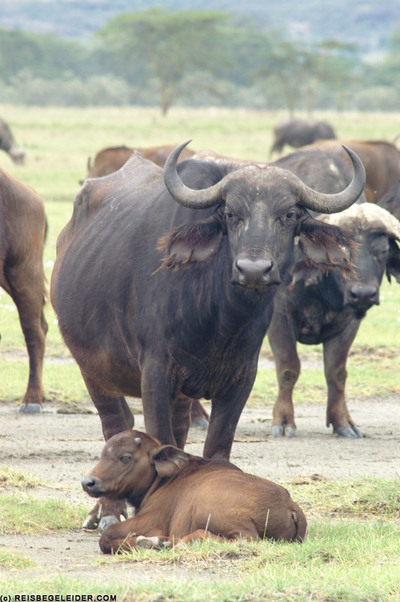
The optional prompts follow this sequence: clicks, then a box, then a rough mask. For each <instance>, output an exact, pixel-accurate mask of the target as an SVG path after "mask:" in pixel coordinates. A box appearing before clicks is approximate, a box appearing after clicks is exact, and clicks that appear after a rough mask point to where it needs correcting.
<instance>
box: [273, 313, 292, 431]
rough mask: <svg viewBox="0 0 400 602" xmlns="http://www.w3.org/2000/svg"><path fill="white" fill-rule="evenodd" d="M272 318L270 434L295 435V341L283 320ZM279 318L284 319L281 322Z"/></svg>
mask: <svg viewBox="0 0 400 602" xmlns="http://www.w3.org/2000/svg"><path fill="white" fill-rule="evenodd" d="M280 318H281V320H279V321H278V320H277V319H275V315H274V317H273V320H272V323H271V326H270V329H269V331H268V339H269V343H270V346H271V350H272V353H273V355H274V360H275V370H276V378H277V381H278V395H277V398H276V401H275V405H274V407H273V410H272V435H273V436H274V437H282V436H283V435H287V436H288V437H295V436H296V430H297V429H296V423H295V420H294V406H293V389H294V386H295V384H296V382H297V379H298V378H299V374H300V360H299V356H298V355H297V349H296V347H297V342H296V338H295V336H294V333H293V331H292V329H291V328H290V327H289V326H288V324H287V322H286V319H285V318H284V317H282V316H280ZM282 320H284V321H283V322H282Z"/></svg>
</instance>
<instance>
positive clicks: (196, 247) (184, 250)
mask: <svg viewBox="0 0 400 602" xmlns="http://www.w3.org/2000/svg"><path fill="white" fill-rule="evenodd" d="M222 237H223V232H222V227H221V223H220V221H219V220H217V219H215V217H214V216H212V217H211V218H209V219H208V220H206V221H203V222H194V223H191V224H185V225H183V226H180V227H178V228H176V229H175V230H172V232H169V233H168V234H167V235H166V236H163V237H162V238H160V240H159V243H158V250H159V251H163V252H164V259H163V262H162V264H161V266H160V267H159V268H158V270H157V272H158V271H160V270H161V269H162V268H164V267H165V268H168V269H173V270H174V269H178V268H180V267H182V266H184V265H186V264H193V263H201V262H204V261H207V260H208V259H210V258H211V257H213V256H214V255H215V253H216V252H217V251H218V249H219V247H220V245H221V241H222Z"/></svg>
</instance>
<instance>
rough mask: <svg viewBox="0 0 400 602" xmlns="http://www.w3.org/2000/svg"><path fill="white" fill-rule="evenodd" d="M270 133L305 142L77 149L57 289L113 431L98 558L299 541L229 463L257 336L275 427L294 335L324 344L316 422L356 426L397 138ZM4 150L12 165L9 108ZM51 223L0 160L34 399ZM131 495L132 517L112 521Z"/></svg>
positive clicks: (396, 255)
mask: <svg viewBox="0 0 400 602" xmlns="http://www.w3.org/2000/svg"><path fill="white" fill-rule="evenodd" d="M274 137H275V139H274V142H273V145H272V148H271V153H273V152H279V153H280V152H281V151H282V149H283V148H284V146H285V144H287V145H289V146H292V147H294V148H296V149H298V150H295V151H294V152H291V153H290V154H288V155H285V156H282V157H280V158H279V159H277V160H275V161H269V162H265V163H263V162H259V161H252V160H242V159H236V158H233V157H227V156H223V155H219V154H217V153H215V152H212V151H201V152H195V151H193V150H190V147H189V146H188V142H184V143H182V144H180V145H178V146H176V147H173V146H171V147H153V148H139V149H134V148H127V147H113V148H106V149H103V150H101V151H99V152H98V153H97V155H96V156H95V158H94V160H93V161H92V160H89V161H88V165H87V168H88V174H87V179H86V180H85V181H84V182H83V184H82V186H81V188H80V190H79V192H78V193H77V195H76V197H75V201H74V208H73V214H72V217H71V219H70V221H69V222H68V224H66V226H65V227H64V229H63V230H62V231H61V233H60V235H59V238H58V241H57V257H56V262H55V265H54V268H53V273H52V277H51V284H50V299H51V303H52V305H53V307H54V310H55V312H56V314H57V318H58V324H59V328H60V331H61V334H62V336H63V339H64V341H65V343H66V345H67V346H68V348H69V349H70V351H71V353H72V355H73V357H74V358H75V360H76V362H77V364H78V366H79V368H80V371H81V374H82V377H83V379H84V382H85V384H86V387H87V390H88V392H89V394H90V397H91V398H92V400H93V403H94V405H95V407H96V409H97V411H98V414H99V417H100V420H101V425H102V430H103V435H104V438H105V440H106V445H105V448H104V450H103V453H102V456H101V458H100V461H99V463H98V464H97V465H96V467H95V468H94V469H93V471H92V472H91V474H90V475H88V476H87V477H85V478H84V479H83V480H82V487H83V488H84V490H85V491H87V492H88V493H89V495H91V496H93V497H95V498H99V499H98V502H97V503H96V506H95V507H94V509H93V510H92V512H91V513H90V515H89V516H88V518H87V519H86V521H85V527H88V528H95V527H97V526H99V528H101V529H105V530H104V532H103V534H102V536H101V540H100V547H101V549H102V551H103V552H105V553H110V552H116V551H117V550H119V549H126V548H129V547H135V546H139V545H142V546H151V547H163V546H167V547H168V546H171V545H173V544H174V543H175V542H176V541H178V540H183V541H184V542H187V541H191V540H193V539H198V538H203V537H206V536H209V537H216V538H220V537H223V538H230V539H233V538H239V537H243V538H246V539H261V538H274V539H287V540H298V541H302V540H303V539H304V537H305V536H306V531H307V523H306V518H305V516H304V513H303V511H302V510H301V508H300V507H299V506H298V505H297V504H296V503H295V502H294V501H292V499H291V498H290V495H289V494H288V492H287V491H286V490H285V489H283V488H282V487H280V486H279V485H277V484H275V483H272V482H270V481H267V480H265V479H261V478H259V477H255V476H252V475H249V474H246V473H243V472H242V471H241V470H239V469H238V468H237V467H235V466H234V465H232V464H231V463H230V462H229V456H230V451H231V446H232V442H233V438H234V434H235V429H236V426H237V424H238V421H239V418H240V415H241V412H242V410H243V408H244V406H245V404H246V401H247V399H248V397H249V395H250V392H251V390H252V387H253V384H254V381H255V377H256V372H257V364H258V356H259V352H260V349H261V345H262V343H263V341H264V339H265V337H266V336H268V339H269V343H270V347H271V350H272V353H273V356H274V359H275V365H276V374H277V380H278V396H277V400H276V402H275V405H274V408H273V419H272V434H273V435H274V436H276V437H281V436H284V435H286V436H288V437H293V436H295V435H296V423H295V417H294V408H293V401H292V393H293V388H294V386H295V384H296V381H297V379H298V376H299V373H300V359H299V357H298V354H297V342H300V343H302V344H310V345H315V344H319V343H321V344H322V345H323V359H324V370H325V378H326V383H327V413H326V421H327V426H329V425H331V426H332V429H333V432H334V433H335V434H336V435H338V436H343V437H353V438H358V437H362V436H363V435H362V433H361V431H360V429H359V428H358V427H357V425H356V424H355V422H354V420H353V419H352V417H351V415H350V413H349V410H348V407H347V403H346V397H345V384H346V376H347V371H346V363H347V357H348V353H349V351H350V348H351V345H352V343H353V341H354V339H355V337H356V334H357V332H358V329H359V326H360V323H361V320H362V319H363V318H364V316H365V315H366V313H367V311H368V310H369V309H370V308H371V307H372V306H373V305H377V304H379V289H380V284H381V281H382V279H383V276H384V275H385V274H386V276H387V278H388V279H389V281H390V280H391V279H392V278H394V279H395V280H396V281H397V282H399V283H400V247H399V241H400V221H399V219H400V150H399V149H398V148H397V146H396V145H395V143H394V142H389V141H360V140H338V139H337V138H336V135H335V132H334V131H333V129H332V128H331V126H330V125H329V124H327V123H325V122H321V121H301V120H288V121H285V122H282V123H280V124H278V125H277V126H276V128H275V131H274ZM0 148H1V149H2V150H4V151H5V152H8V153H9V154H10V156H11V158H12V159H13V160H14V161H16V162H22V161H23V159H24V156H25V151H24V150H23V149H21V148H19V147H17V145H16V144H15V141H14V139H13V137H12V135H11V131H10V128H9V127H8V126H7V125H6V123H5V122H2V121H1V120H0ZM46 227H47V224H46V215H45V210H44V204H43V201H42V200H41V199H40V197H39V196H38V195H36V193H35V192H33V191H32V190H31V189H30V188H28V187H27V186H25V185H24V184H23V183H22V182H19V181H17V180H16V179H15V178H13V177H12V176H11V175H9V174H7V173H6V172H5V171H3V170H1V169H0V286H1V287H3V289H4V290H5V291H6V292H7V293H8V294H9V295H10V296H11V297H12V299H13V301H14V302H15V305H16V306H17V309H18V313H19V318H20V323H21V327H22V330H23V334H24V337H25V341H26V346H27V350H28V356H29V380H28V385H27V389H26V392H25V396H24V398H23V402H22V405H21V410H22V411H27V412H29V410H30V409H33V408H36V409H37V408H38V407H40V406H41V405H42V403H43V399H44V388H43V383H42V367H43V358H44V351H45V336H46V332H47V323H46V320H45V317H44V313H43V307H44V302H45V284H44V273H43V248H44V244H45V237H46ZM126 396H130V397H140V398H142V402H143V415H144V423H145V430H146V433H141V432H138V431H134V430H132V429H133V427H134V419H133V415H132V413H131V411H130V409H129V406H128V404H127V403H126V401H125V397H126ZM202 398H203V399H207V400H211V413H210V416H207V414H206V413H205V412H204V410H203V408H202V406H201V403H200V400H201V399H202ZM195 417H196V418H199V417H201V418H202V419H203V421H204V419H205V417H206V418H207V423H208V430H207V436H206V441H205V444H204V451H203V457H202V458H200V457H195V456H190V455H189V454H187V453H186V452H184V451H183V450H184V446H185V443H186V438H187V434H188V429H189V426H190V424H191V421H193V420H194V418H195ZM127 502H128V505H127ZM129 504H130V505H131V506H133V507H134V508H135V516H134V517H133V518H127V520H126V521H122V522H120V517H121V515H124V516H125V517H128V515H129V513H128V509H129Z"/></svg>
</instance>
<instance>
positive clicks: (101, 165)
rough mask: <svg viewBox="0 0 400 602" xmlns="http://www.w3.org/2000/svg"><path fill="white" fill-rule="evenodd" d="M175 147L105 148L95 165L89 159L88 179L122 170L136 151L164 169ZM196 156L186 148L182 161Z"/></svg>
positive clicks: (99, 153) (97, 157) (96, 158)
mask: <svg viewBox="0 0 400 602" xmlns="http://www.w3.org/2000/svg"><path fill="white" fill-rule="evenodd" d="M173 148H174V147H173V146H150V147H147V148H136V149H134V148H129V147H127V146H114V147H109V148H103V149H102V150H100V151H99V152H98V153H97V154H96V156H95V158H94V160H93V163H92V161H91V159H90V157H89V159H88V163H87V176H86V177H87V178H99V177H101V176H108V175H109V174H110V173H113V172H114V171H117V170H118V169H120V168H121V167H122V166H123V165H125V163H126V162H127V160H128V159H129V157H131V156H132V154H133V153H134V152H135V150H136V151H138V152H139V153H140V154H141V155H143V157H144V158H145V159H149V161H153V163H155V164H156V165H159V166H160V167H164V165H165V162H166V160H167V157H168V155H169V154H170V152H171V151H172V149H173ZM193 154H194V151H191V150H189V149H188V148H185V149H184V150H183V152H182V155H181V157H180V160H183V159H188V158H189V157H191V156H192V155H193Z"/></svg>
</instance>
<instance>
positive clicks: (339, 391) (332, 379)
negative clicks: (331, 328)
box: [323, 320, 363, 437]
mask: <svg viewBox="0 0 400 602" xmlns="http://www.w3.org/2000/svg"><path fill="white" fill-rule="evenodd" d="M359 325H360V322H359V321H356V320H353V321H352V322H351V323H350V324H349V326H348V327H347V328H346V330H344V331H343V332H342V333H341V334H340V335H339V336H338V337H335V338H333V339H330V340H329V341H326V342H325V343H324V346H323V347H324V368H325V378H326V382H327V386H328V406H327V420H326V425H327V426H329V425H330V424H331V425H332V426H333V432H334V433H336V435H340V436H342V437H362V436H363V435H362V433H361V431H360V429H358V428H357V426H356V424H355V422H354V420H353V419H352V418H351V416H350V413H349V410H348V408H347V403H346V399H345V385H346V378H347V370H346V362H347V356H348V353H349V350H350V347H351V345H352V343H353V341H354V338H355V336H356V334H357V331H358V328H359Z"/></svg>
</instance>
